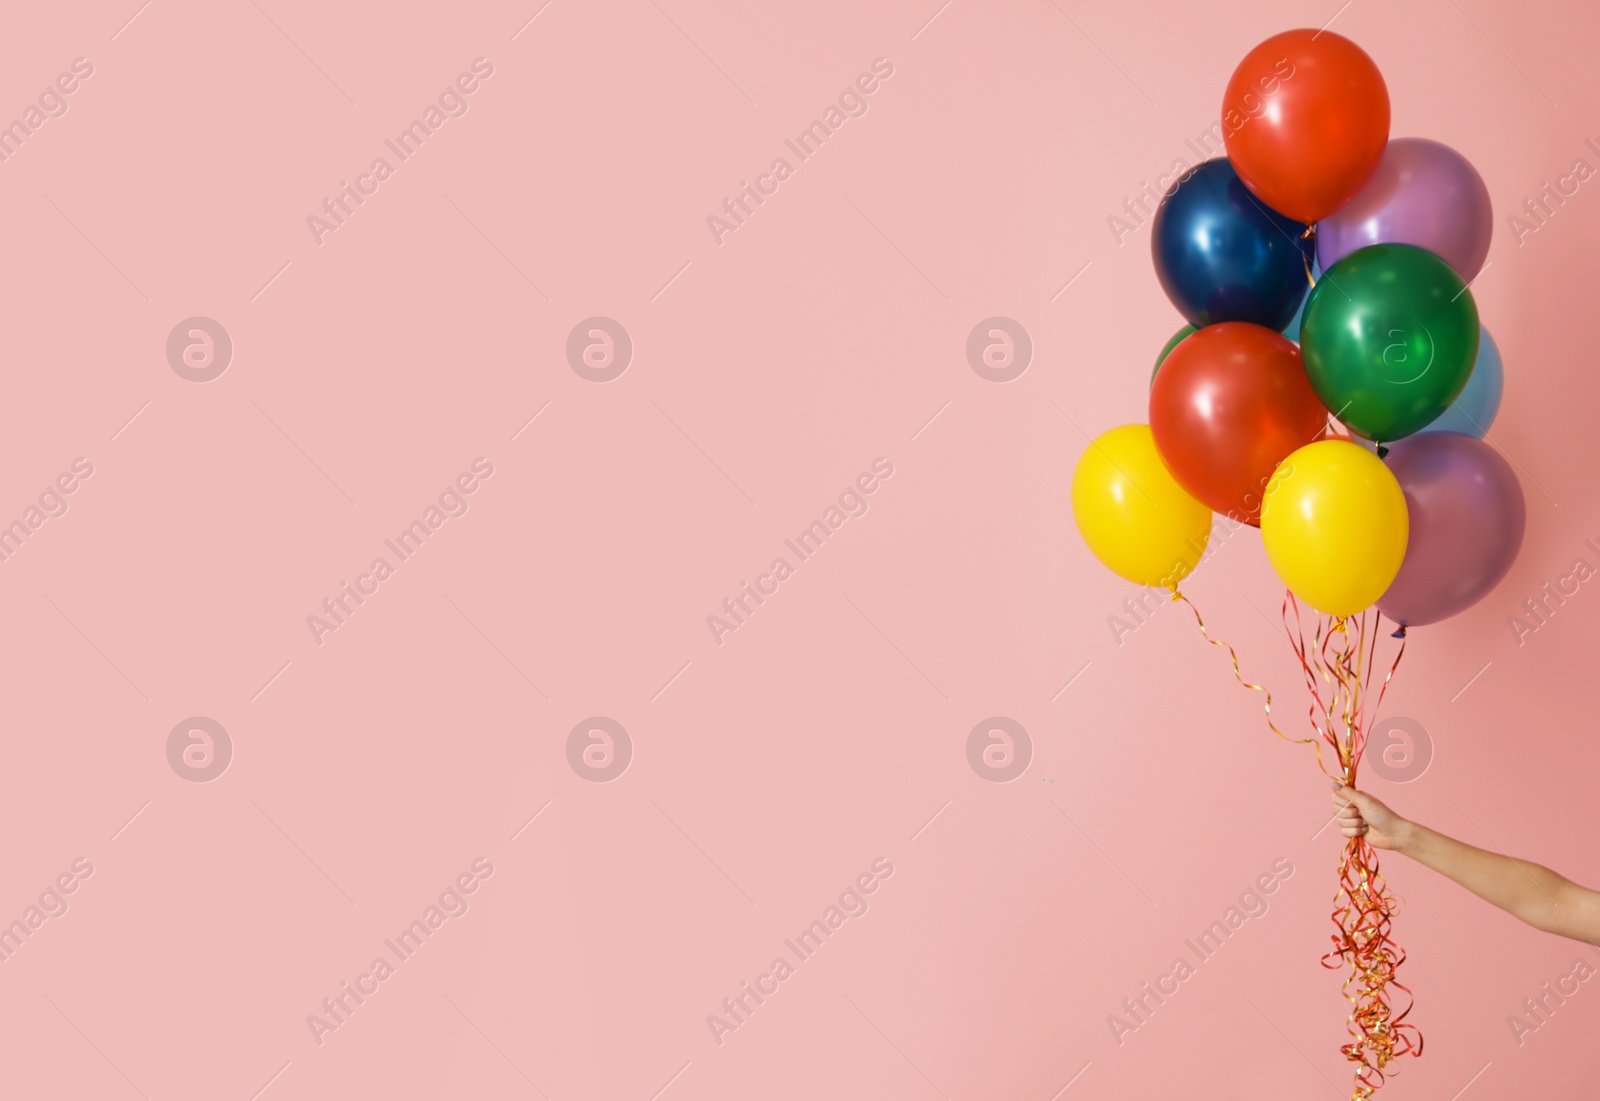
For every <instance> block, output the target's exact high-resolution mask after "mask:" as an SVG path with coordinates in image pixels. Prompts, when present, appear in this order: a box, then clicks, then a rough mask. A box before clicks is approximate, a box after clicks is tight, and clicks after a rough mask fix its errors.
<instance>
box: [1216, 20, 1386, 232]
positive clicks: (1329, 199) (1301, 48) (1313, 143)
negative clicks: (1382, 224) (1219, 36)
mask: <svg viewBox="0 0 1600 1101" xmlns="http://www.w3.org/2000/svg"><path fill="white" fill-rule="evenodd" d="M1222 139H1223V143H1224V144H1225V145H1226V146H1227V149H1228V160H1230V161H1231V162H1233V169H1234V171H1235V172H1237V173H1239V178H1240V179H1241V180H1243V181H1244V184H1245V186H1246V187H1248V188H1249V189H1250V190H1251V191H1253V192H1254V193H1255V195H1256V197H1257V198H1259V199H1260V200H1261V201H1262V202H1264V203H1266V204H1267V205H1268V206H1269V207H1271V208H1272V209H1273V210H1276V211H1278V212H1279V213H1281V214H1287V215H1288V216H1289V217H1291V218H1295V219H1297V220H1299V221H1302V222H1305V223H1307V224H1308V225H1309V224H1310V223H1312V222H1315V221H1318V220H1320V219H1322V218H1326V217H1327V216H1328V215H1329V214H1332V213H1333V212H1334V211H1335V210H1338V209H1339V208H1340V207H1341V206H1343V205H1344V204H1345V203H1347V202H1349V201H1350V200H1351V199H1352V198H1354V197H1355V194H1356V192H1357V191H1360V190H1361V185H1362V184H1364V183H1366V182H1367V178H1368V177H1369V176H1371V175H1372V173H1373V171H1374V170H1375V169H1376V168H1377V167H1378V160H1379V158H1381V157H1382V156H1383V149H1384V146H1385V145H1387V144H1388V142H1389V89H1388V88H1387V87H1386V86H1385V85H1384V83H1383V74H1382V73H1380V72H1378V66H1377V65H1376V64H1375V63H1374V62H1373V60H1372V58H1370V57H1368V56H1367V54H1366V51H1364V50H1363V49H1362V48H1361V47H1360V46H1357V45H1356V44H1355V43H1354V42H1352V41H1350V40H1349V39H1348V38H1345V37H1343V36H1342V35H1337V34H1334V33H1333V32H1332V31H1312V30H1299V31H1285V32H1284V33H1283V34H1278V35H1273V36H1272V37H1271V38H1269V39H1267V40H1266V41H1265V42H1263V43H1261V45H1259V46H1257V47H1256V48H1255V49H1253V50H1251V51H1250V52H1249V53H1248V54H1246V55H1245V59H1244V60H1243V61H1241V62H1239V67H1238V68H1237V69H1235V70H1234V71H1233V79H1231V80H1230V81H1228V91H1227V94H1226V95H1224V96H1223V98H1222Z"/></svg>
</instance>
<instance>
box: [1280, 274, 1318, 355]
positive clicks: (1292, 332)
mask: <svg viewBox="0 0 1600 1101" xmlns="http://www.w3.org/2000/svg"><path fill="white" fill-rule="evenodd" d="M1311 278H1312V279H1313V280H1316V279H1321V278H1322V269H1321V268H1320V267H1318V266H1317V265H1316V264H1312V265H1311ZM1309 301H1311V296H1310V295H1309V294H1308V295H1306V296H1305V297H1304V298H1302V299H1301V300H1300V308H1299V309H1298V310H1296V311H1295V314H1294V320H1293V321H1291V322H1289V327H1288V328H1286V329H1284V330H1283V335H1284V336H1286V337H1288V338H1289V339H1290V340H1292V341H1294V342H1295V343H1296V344H1298V343H1300V322H1301V321H1302V320H1304V318H1305V316H1306V303H1307V302H1309Z"/></svg>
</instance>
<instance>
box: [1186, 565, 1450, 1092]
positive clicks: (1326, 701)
mask: <svg viewBox="0 0 1600 1101" xmlns="http://www.w3.org/2000/svg"><path fill="white" fill-rule="evenodd" d="M1171 593H1172V599H1173V600H1174V601H1178V600H1181V601H1183V602H1184V603H1185V604H1187V605H1188V606H1189V610H1190V611H1191V612H1193V613H1194V618H1195V624H1196V626H1197V627H1199V629H1200V635H1201V637H1202V638H1204V639H1205V640H1206V642H1207V643H1209V644H1210V645H1212V646H1220V647H1222V648H1223V649H1224V650H1226V651H1227V652H1228V658H1229V660H1230V661H1231V662H1232V664H1233V675H1234V678H1235V679H1236V680H1237V681H1238V682H1239V683H1240V684H1241V685H1242V686H1244V687H1245V688H1248V689H1250V690H1252V691H1256V692H1261V693H1262V694H1263V695H1264V696H1265V697H1266V698H1265V703H1264V705H1263V710H1264V711H1265V713H1266V717H1267V726H1268V727H1269V728H1270V729H1271V730H1272V732H1273V733H1274V734H1276V735H1277V736H1278V737H1280V738H1282V739H1284V740H1285V741H1287V742H1292V743H1294V744H1296V745H1311V746H1313V747H1314V749H1315V751H1316V758H1317V766H1318V767H1319V768H1321V769H1322V771H1323V773H1324V775H1326V776H1328V777H1329V778H1330V779H1332V780H1335V781H1337V782H1339V783H1342V784H1345V785H1348V786H1350V787H1354V786H1355V783H1356V771H1357V767H1358V765H1359V764H1360V761H1361V755H1362V753H1363V752H1364V751H1365V749H1366V744H1367V731H1368V724H1367V722H1366V711H1367V704H1368V702H1369V698H1370V702H1371V703H1372V710H1373V714H1374V715H1376V712H1377V709H1378V708H1379V707H1380V706H1382V703H1383V697H1384V694H1385V693H1386V692H1387V691H1388V689H1389V682H1390V681H1391V680H1392V679H1393V678H1394V674H1395V670H1396V669H1398V668H1399V666H1400V659H1401V657H1403V656H1404V654H1405V628H1404V627H1401V628H1399V630H1397V631H1396V632H1395V637H1397V638H1399V639H1400V647H1399V649H1398V651H1397V652H1396V653H1395V657H1394V662H1393V663H1392V664H1391V665H1390V667H1389V670H1388V672H1387V673H1385V674H1384V677H1383V682H1382V683H1381V684H1379V685H1378V686H1377V692H1376V696H1375V698H1373V697H1372V692H1371V689H1372V685H1373V672H1374V670H1375V668H1376V662H1377V656H1378V641H1379V638H1380V637H1381V635H1382V633H1383V632H1382V622H1383V616H1382V615H1381V614H1379V613H1377V612H1371V613H1368V612H1363V613H1361V614H1360V615H1359V616H1325V615H1322V614H1320V613H1312V614H1311V637H1310V638H1309V639H1308V638H1307V637H1306V623H1305V620H1304V619H1303V617H1302V615H1301V611H1300V604H1299V602H1298V601H1297V600H1296V599H1295V597H1294V594H1293V593H1290V592H1285V593H1284V597H1283V609H1282V615H1283V627H1284V631H1285V633H1286V634H1287V635H1288V636H1289V645H1290V647H1291V648H1292V649H1293V650H1294V654H1295V657H1296V658H1297V659H1298V660H1299V662H1300V668H1301V672H1302V674H1303V676H1304V677H1305V682H1306V688H1307V690H1308V693H1309V695H1310V702H1309V706H1308V711H1307V717H1308V718H1309V720H1310V723H1311V730H1312V733H1311V736H1310V737H1306V738H1296V737H1294V736H1292V735H1289V734H1285V733H1284V732H1283V731H1282V730H1280V729H1278V726H1277V724H1276V723H1275V722H1273V719H1272V693H1271V692H1269V691H1268V690H1267V689H1266V688H1265V687H1263V686H1262V685H1259V684H1253V683H1251V682H1249V681H1246V680H1245V679H1244V675H1243V674H1242V673H1241V672H1240V669H1239V656H1238V654H1237V653H1235V651H1234V649H1233V647H1232V646H1230V645H1229V644H1228V643H1226V642H1224V641H1222V640H1221V639H1215V638H1212V637H1211V634H1210V633H1209V632H1208V631H1207V630H1206V625H1205V621H1204V620H1203V619H1202V618H1201V616H1200V610H1199V609H1198V608H1196V607H1195V605H1194V603H1193V602H1192V601H1191V600H1190V599H1189V598H1188V597H1187V596H1184V595H1183V594H1182V593H1180V592H1179V591H1178V589H1177V587H1176V586H1171ZM1291 610H1292V612H1293V617H1294V622H1293V627H1292V628H1291V626H1290V613H1291ZM1369 616H1370V622H1369ZM1324 745H1326V746H1327V747H1328V748H1329V749H1331V750H1332V753H1333V756H1334V757H1335V759H1337V761H1338V764H1339V768H1338V771H1337V772H1333V771H1330V770H1329V768H1328V765H1327V762H1326V760H1325V759H1324V757H1323V752H1322V751H1323V746H1324ZM1338 877H1339V887H1338V890H1337V891H1336V892H1335V893H1334V896H1333V912H1332V915H1331V920H1332V922H1333V926H1334V929H1335V932H1334V933H1333V936H1332V941H1333V946H1332V948H1331V949H1330V950H1329V951H1328V952H1327V953H1326V954H1325V955H1324V956H1323V957H1322V964H1323V966H1324V967H1327V968H1329V969H1330V970H1338V969H1340V968H1344V967H1348V968H1349V974H1348V975H1347V976H1346V978H1345V981H1344V986H1343V992H1344V997H1345V999H1346V1000H1347V1001H1348V1002H1349V1003H1350V1015H1349V1017H1348V1018H1347V1021H1346V1028H1347V1029H1348V1031H1349V1033H1350V1037H1351V1039H1350V1042H1349V1043H1347V1044H1345V1045H1343V1046H1342V1047H1341V1048H1340V1049H1339V1050H1340V1052H1341V1053H1342V1054H1343V1055H1344V1057H1345V1058H1346V1059H1347V1060H1349V1061H1350V1062H1351V1063H1353V1064H1354V1065H1355V1070H1354V1074H1355V1084H1354V1086H1353V1090H1352V1093H1351V1095H1350V1096H1351V1101H1368V1099H1370V1098H1371V1097H1372V1095H1373V1094H1374V1093H1375V1092H1376V1091H1377V1090H1378V1088H1379V1087H1381V1086H1382V1085H1383V1083H1384V1079H1385V1073H1386V1071H1388V1068H1389V1065H1390V1064H1391V1063H1392V1062H1393V1061H1394V1060H1395V1059H1397V1058H1399V1057H1401V1056H1403V1055H1413V1056H1416V1055H1421V1054H1422V1034H1421V1032H1419V1031H1418V1030H1417V1027H1416V1025H1414V1024H1411V1023H1410V1022H1408V1021H1407V1020H1406V1018H1407V1016H1408V1015H1409V1014H1410V1013H1411V1008H1412V1004H1413V1002H1414V1000H1415V999H1414V997H1413V995H1412V992H1411V989H1410V988H1409V987H1407V986H1406V985H1405V984H1404V983H1402V982H1400V981H1399V980H1398V979H1397V978H1396V973H1397V972H1398V971H1399V968H1400V965H1401V964H1402V963H1404V962H1405V959H1406V954H1405V951H1404V950H1403V949H1401V948H1400V946H1399V945H1398V944H1396V943H1395V941H1394V938H1393V936H1392V935H1391V934H1392V929H1393V925H1394V917H1395V915H1396V914H1397V913H1398V912H1399V902H1398V900H1397V899H1396V898H1395V897H1394V895H1393V894H1392V893H1391V892H1390V890H1389V888H1388V886H1387V885H1386V884H1385V882H1384V879H1383V875H1382V873H1381V872H1380V871H1379V868H1378V853H1377V850H1376V849H1374V848H1373V847H1372V845H1371V844H1369V843H1368V842H1367V840H1366V838H1364V837H1353V838H1351V839H1350V840H1349V841H1348V842H1347V843H1346V844H1345V847H1344V850H1343V852H1342V853H1341V855H1340V860H1339V868H1338ZM1396 992H1398V994H1399V995H1401V997H1400V998H1399V999H1398V1000H1397V998H1396ZM1389 1073H1392V1072H1389Z"/></svg>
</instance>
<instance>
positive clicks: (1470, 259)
mask: <svg viewBox="0 0 1600 1101" xmlns="http://www.w3.org/2000/svg"><path fill="white" fill-rule="evenodd" d="M1493 230H1494V211H1493V210H1491V209H1490V206H1489V189H1488V188H1487V187H1486V186H1484V182H1483V177H1482V176H1480V175H1478V170H1477V169H1476V168H1473V167H1472V165H1471V164H1470V163H1469V162H1468V161H1467V158H1465V157H1463V156H1462V155H1461V154H1460V153H1457V152H1456V151H1455V150H1454V149H1451V148H1450V147H1449V146H1448V145H1441V144H1439V143H1438V142H1436V141H1429V140H1428V139H1427V138H1395V139H1393V140H1391V141H1390V142H1389V146H1388V148H1386V149H1385V150H1384V152H1383V159H1382V160H1380V161H1379V162H1378V167H1377V170H1376V171H1374V172H1373V174H1372V178H1371V179H1369V180H1368V181H1367V182H1366V184H1365V185H1363V186H1362V188H1361V190H1360V191H1358V192H1356V197H1355V198H1353V199H1351V200H1350V201H1349V202H1348V203H1346V204H1345V205H1344V206H1342V207H1340V208H1339V209H1338V210H1336V211H1335V212H1334V213H1332V214H1330V215H1328V216H1327V217H1326V218H1324V219H1323V220H1322V221H1320V222H1318V223H1317V262H1318V263H1319V264H1320V265H1321V266H1322V270H1323V271H1327V270H1328V268H1330V267H1332V266H1333V265H1334V264H1335V263H1336V262H1337V261H1339V260H1340V259H1341V258H1343V257H1344V256H1347V255H1349V254H1350V253H1352V252H1354V251H1355V250H1356V249H1358V248H1365V247H1366V246H1368V245H1383V244H1402V245H1416V246H1417V247H1418V248H1425V249H1427V250H1428V251H1429V252H1432V253H1436V254H1437V255H1439V256H1440V257H1442V258H1443V259H1444V262H1445V263H1447V264H1449V265H1450V266H1451V267H1452V268H1454V269H1455V270H1456V274H1457V275H1459V276H1461V278H1462V280H1464V281H1465V282H1468V283H1470V282H1472V280H1473V279H1474V278H1475V277H1476V276H1477V274H1478V272H1479V271H1480V270H1482V268H1483V261H1484V258H1485V257H1487V256H1488V255H1489V237H1490V235H1491V234H1492V233H1493Z"/></svg>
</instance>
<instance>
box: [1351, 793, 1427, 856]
mask: <svg viewBox="0 0 1600 1101" xmlns="http://www.w3.org/2000/svg"><path fill="white" fill-rule="evenodd" d="M1333 809H1334V811H1335V817H1336V818H1337V819H1338V820H1339V829H1340V831H1341V832H1342V833H1343V834H1344V835H1345V836H1346V837H1364V838H1366V839H1367V844H1369V845H1371V846H1373V847H1374V848H1378V849H1399V848H1402V847H1403V846H1404V842H1405V838H1406V835H1407V832H1408V831H1409V829H1410V826H1411V823H1410V822H1407V821H1406V820H1405V819H1404V818H1401V817H1400V816H1399V815H1398V814H1396V813H1395V812H1394V811H1392V810H1390V809H1389V808H1388V807H1386V806H1384V805H1383V804H1382V803H1380V802H1379V801H1378V800H1376V799H1374V798H1373V797H1372V796H1370V795H1368V794H1366V793H1365V792H1360V791H1357V790H1356V789H1355V788H1351V787H1345V786H1344V785H1342V784H1335V785H1334V787H1333Z"/></svg>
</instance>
